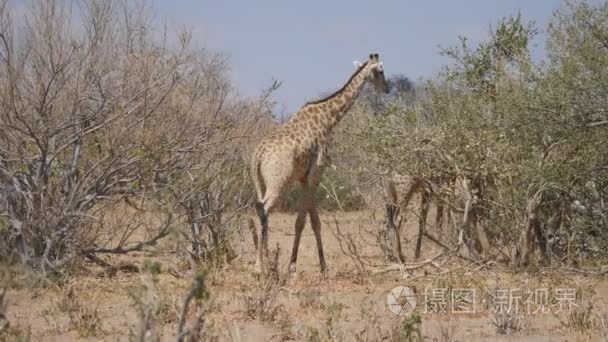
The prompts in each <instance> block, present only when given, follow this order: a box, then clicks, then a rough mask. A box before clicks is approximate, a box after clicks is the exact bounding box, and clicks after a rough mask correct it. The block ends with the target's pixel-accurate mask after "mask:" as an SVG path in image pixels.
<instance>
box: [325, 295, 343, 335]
mask: <svg viewBox="0 0 608 342" xmlns="http://www.w3.org/2000/svg"><path fill="white" fill-rule="evenodd" d="M343 309H344V304H341V303H332V304H329V305H328V306H327V309H326V311H327V320H326V321H325V332H326V333H327V337H328V338H329V340H331V341H342V340H343V338H344V336H343V335H342V332H341V330H340V321H341V320H342V310H343Z"/></svg>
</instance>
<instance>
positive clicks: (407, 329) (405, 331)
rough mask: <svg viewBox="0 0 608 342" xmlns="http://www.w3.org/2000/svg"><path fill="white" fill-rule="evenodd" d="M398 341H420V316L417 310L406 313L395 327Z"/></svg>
mask: <svg viewBox="0 0 608 342" xmlns="http://www.w3.org/2000/svg"><path fill="white" fill-rule="evenodd" d="M395 330H396V331H395V334H394V335H395V336H396V337H397V338H398V340H399V341H406V342H422V341H423V339H422V317H421V316H420V314H419V313H417V312H412V313H411V314H409V315H407V316H406V317H405V318H404V319H403V320H401V322H400V323H399V325H398V326H397V327H396V329H395Z"/></svg>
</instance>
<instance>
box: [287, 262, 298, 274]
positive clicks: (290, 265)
mask: <svg viewBox="0 0 608 342" xmlns="http://www.w3.org/2000/svg"><path fill="white" fill-rule="evenodd" d="M287 271H289V273H296V264H295V263H293V262H292V263H291V264H289V267H288V268H287Z"/></svg>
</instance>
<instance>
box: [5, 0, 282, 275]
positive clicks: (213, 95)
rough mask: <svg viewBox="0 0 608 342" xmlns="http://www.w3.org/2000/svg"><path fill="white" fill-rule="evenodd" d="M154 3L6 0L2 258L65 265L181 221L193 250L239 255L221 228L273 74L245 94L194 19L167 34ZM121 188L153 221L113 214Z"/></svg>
mask: <svg viewBox="0 0 608 342" xmlns="http://www.w3.org/2000/svg"><path fill="white" fill-rule="evenodd" d="M150 13H151V9H150V8H149V7H148V6H147V4H146V2H143V1H135V2H119V1H100V0H94V1H78V2H63V1H56V0H52V1H44V2H33V3H32V4H31V6H29V7H27V8H26V13H25V15H24V16H23V20H19V21H16V20H14V18H15V15H14V12H13V10H12V8H11V6H10V4H9V2H8V1H6V0H3V1H0V234H1V236H2V239H0V240H2V243H0V258H2V261H3V262H7V261H13V260H15V259H17V260H20V261H21V262H23V263H24V264H26V265H28V266H29V268H30V269H32V270H34V271H36V272H39V273H41V274H43V275H57V276H61V275H63V274H65V273H66V272H67V271H69V270H70V269H71V267H72V266H74V265H75V262H77V261H79V260H81V259H82V256H87V257H92V256H93V257H94V256H95V255H96V254H100V253H119V254H125V253H129V252H131V251H137V250H142V249H143V248H147V247H150V246H155V245H157V244H158V243H159V241H160V240H161V239H163V238H165V237H166V236H168V235H169V234H170V233H171V232H173V231H180V232H181V234H182V235H183V236H184V237H185V238H186V239H187V241H189V242H190V245H191V246H190V248H188V249H189V252H190V253H189V254H190V255H191V257H192V258H193V259H195V261H207V260H212V261H217V262H223V261H225V260H227V259H231V258H232V257H233V256H234V253H233V251H232V250H231V246H230V245H229V243H228V242H227V239H228V237H229V235H230V234H231V230H234V229H235V226H236V224H235V223H233V222H234V221H235V220H237V219H239V215H240V213H241V212H242V211H241V210H239V209H240V208H244V207H246V206H247V202H248V200H249V196H248V194H247V193H244V192H243V190H242V189H243V188H244V186H243V185H244V184H245V182H246V180H247V179H248V178H247V175H246V169H247V168H246V167H245V165H246V161H245V160H244V154H243V146H246V145H247V144H248V140H247V139H248V138H249V137H250V136H251V135H252V133H254V132H255V131H256V130H257V129H258V128H259V126H258V123H257V121H258V118H260V117H261V116H263V115H266V114H267V112H268V101H267V99H268V95H269V93H270V92H271V91H272V90H274V89H276V84H275V85H273V87H271V88H270V89H269V91H268V92H265V93H264V94H262V96H261V97H260V98H259V99H253V100H244V99H241V98H239V97H238V96H237V95H236V94H235V92H234V90H233V88H232V86H231V84H230V81H229V80H228V75H227V70H228V64H227V62H226V59H225V58H224V57H223V56H221V55H219V54H216V53H213V52H210V51H208V50H205V49H202V50H201V49H196V48H195V47H193V46H192V43H191V35H190V33H189V32H188V31H183V32H179V33H178V34H177V36H176V37H175V38H170V36H171V35H170V33H168V32H164V31H162V30H158V29H157V27H159V25H156V22H155V21H154V20H153V18H152V17H151V15H150ZM20 19H21V18H20ZM218 174H221V175H222V177H216V176H217V175H218ZM121 201H125V202H126V203H128V204H129V205H130V206H131V207H133V208H135V210H138V211H142V212H147V213H148V215H152V213H154V214H153V215H154V216H155V217H154V223H153V224H151V222H150V221H146V220H136V218H137V217H136V216H135V215H134V216H135V217H133V219H132V220H131V221H130V222H129V224H127V225H124V226H113V225H108V224H107V222H108V220H106V219H105V217H107V216H111V215H112V210H113V209H114V208H115V207H116V204H117V203H119V202H121ZM142 217H147V215H141V216H140V217H139V218H142ZM186 225H187V226H186Z"/></svg>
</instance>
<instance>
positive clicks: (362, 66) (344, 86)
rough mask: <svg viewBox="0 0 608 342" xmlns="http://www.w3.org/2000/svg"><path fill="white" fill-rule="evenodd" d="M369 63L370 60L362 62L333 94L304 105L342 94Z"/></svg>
mask: <svg viewBox="0 0 608 342" xmlns="http://www.w3.org/2000/svg"><path fill="white" fill-rule="evenodd" d="M367 63H368V61H365V63H363V64H361V66H359V68H358V69H357V70H356V71H355V72H354V73H353V74H352V75H351V76H350V78H349V79H348V81H346V83H344V85H343V86H342V88H340V89H338V90H336V91H335V92H333V93H332V94H331V95H329V96H326V97H324V98H322V99H319V100H314V101H310V102H306V104H305V105H304V106H307V105H312V104H318V103H321V102H325V101H327V100H330V99H332V98H333V97H335V96H336V95H338V94H340V93H341V92H342V91H343V90H344V89H345V88H346V87H347V86H348V85H349V84H350V82H351V81H352V80H353V78H355V77H356V76H357V75H358V74H359V73H360V72H361V70H363V69H365V67H366V66H367Z"/></svg>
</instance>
